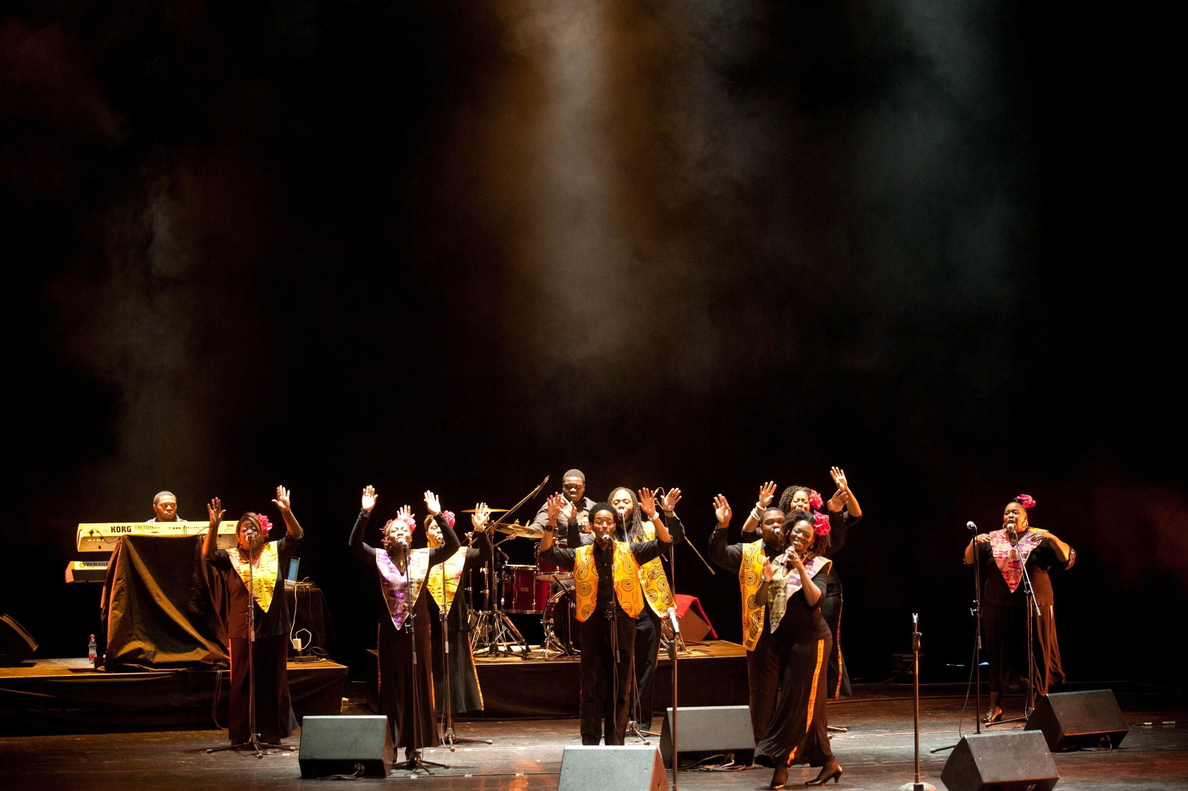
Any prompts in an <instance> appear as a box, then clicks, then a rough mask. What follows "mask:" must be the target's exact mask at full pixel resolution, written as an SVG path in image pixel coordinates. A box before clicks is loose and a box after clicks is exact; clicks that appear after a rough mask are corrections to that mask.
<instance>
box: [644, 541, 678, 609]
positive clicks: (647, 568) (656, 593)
mask: <svg viewBox="0 0 1188 791" xmlns="http://www.w3.org/2000/svg"><path fill="white" fill-rule="evenodd" d="M644 535H645V536H646V537H647V539H648V541H653V540H655V538H656V528H655V526H653V524H652V523H651V522H646V523H645V524H644ZM639 584H640V585H642V586H643V595H644V599H645V600H646V601H647V603H648V606H649V607H651V608H652V612H654V613H656V614H657V615H659V616H660V617H661V618H664V617H666V616H667V615H668V608H669V607H675V606H676V604H675V603H674V602H673V600H672V589H671V588H669V587H668V577H666V576H665V575H664V564H663V563H661V562H660V558H658V557H657V558H653V559H652V560H649V561H648V562H647V563H645V564H643V565H642V566H640V569H639Z"/></svg>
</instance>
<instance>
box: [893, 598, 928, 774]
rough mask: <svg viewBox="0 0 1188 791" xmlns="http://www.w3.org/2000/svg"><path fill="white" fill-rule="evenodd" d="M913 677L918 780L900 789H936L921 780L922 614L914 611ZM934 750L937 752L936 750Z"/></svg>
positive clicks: (913, 720) (914, 731)
mask: <svg viewBox="0 0 1188 791" xmlns="http://www.w3.org/2000/svg"><path fill="white" fill-rule="evenodd" d="M912 678H913V684H912V686H913V687H914V691H915V699H916V708H915V710H914V711H913V715H912V725H913V728H912V731H913V734H914V736H915V740H916V782H914V783H904V784H903V785H901V786H900V787H899V791H936V786H934V785H932V784H931V783H922V782H920V615H919V613H912ZM933 752H936V751H935V750H934V751H933Z"/></svg>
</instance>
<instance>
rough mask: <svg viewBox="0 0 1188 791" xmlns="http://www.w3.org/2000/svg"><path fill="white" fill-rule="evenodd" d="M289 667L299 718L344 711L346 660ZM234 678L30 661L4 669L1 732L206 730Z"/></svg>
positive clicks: (223, 716)
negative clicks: (106, 669) (110, 670)
mask: <svg viewBox="0 0 1188 791" xmlns="http://www.w3.org/2000/svg"><path fill="white" fill-rule="evenodd" d="M288 667H289V690H290V693H291V694H292V697H293V711H294V712H295V713H296V714H297V717H298V718H299V719H300V718H301V717H304V716H305V715H306V714H337V713H338V712H339V710H340V708H341V705H342V699H343V695H344V690H345V688H346V683H347V667H346V665H340V664H338V663H336V662H331V661H328V660H323V661H311V662H293V661H291V662H289V666H288ZM220 681H221V684H220ZM227 683H228V677H227V671H225V670H224V671H221V672H218V671H214V670H207V669H195V670H161V671H143V672H135V673H105V672H101V671H96V670H94V669H93V668H91V666H90V664H88V662H87V660H86V659H39V660H36V661H30V662H24V663H22V664H21V665H20V666H18V667H4V668H0V733H3V734H21V733H88V732H102V731H145V730H160V729H164V728H203V727H214V719H213V718H214V717H215V716H216V714H217V716H218V721H219V723H221V724H223V725H225V724H226V722H227V692H226V689H227ZM220 691H221V692H220ZM216 692H220V694H218V696H217V697H218V703H217V706H216V705H215V700H216Z"/></svg>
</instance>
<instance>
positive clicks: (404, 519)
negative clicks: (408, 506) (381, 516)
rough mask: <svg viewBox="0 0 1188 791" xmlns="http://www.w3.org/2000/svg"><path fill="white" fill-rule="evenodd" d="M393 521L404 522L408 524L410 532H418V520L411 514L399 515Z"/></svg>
mask: <svg viewBox="0 0 1188 791" xmlns="http://www.w3.org/2000/svg"><path fill="white" fill-rule="evenodd" d="M392 521H393V522H401V523H402V524H405V525H408V532H410V533H415V532H417V521H416V520H415V519H413V518H412V517H411V516H398V517H396V518H395V519H393V520H392Z"/></svg>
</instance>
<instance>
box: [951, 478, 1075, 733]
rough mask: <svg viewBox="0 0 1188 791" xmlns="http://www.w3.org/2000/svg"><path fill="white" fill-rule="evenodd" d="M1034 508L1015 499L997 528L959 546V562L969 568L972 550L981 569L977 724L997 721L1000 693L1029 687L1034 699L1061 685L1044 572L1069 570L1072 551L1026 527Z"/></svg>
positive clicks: (1049, 590)
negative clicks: (981, 684)
mask: <svg viewBox="0 0 1188 791" xmlns="http://www.w3.org/2000/svg"><path fill="white" fill-rule="evenodd" d="M1035 505H1036V503H1035V500H1034V499H1033V498H1032V497H1031V496H1030V495H1027V494H1021V495H1019V496H1018V497H1016V498H1015V499H1013V500H1011V501H1010V502H1009V503H1007V506H1006V508H1005V509H1004V510H1003V513H1002V529H1001V530H995V531H993V532H990V533H982V534H980V535H977V536H974V538H973V540H972V541H970V542H969V544H968V545H967V546H966V547H965V562H966V563H967V564H973V562H974V560H975V555H974V552H975V551H976V552H977V556H976V559H977V560H978V562H979V563H981V565H982V629H983V636H984V637H985V645H986V658H987V661H988V662H989V664H990V709H989V710H988V711H987V712H986V713H985V715H984V716H983V717H982V722H984V723H987V724H990V723H993V722H998V721H999V720H1001V719H1002V706H1001V704H1002V693H1003V692H1004V691H1007V692H1017V691H1019V690H1021V689H1025V688H1026V687H1027V685H1028V684H1029V683H1033V684H1034V689H1035V692H1036V694H1037V695H1047V694H1048V688H1049V687H1050V686H1051V685H1053V684H1059V683H1061V682H1062V681H1064V670H1063V669H1062V668H1061V666H1060V646H1059V645H1058V644H1057V642H1056V616H1055V609H1054V599H1053V596H1052V581H1051V579H1050V577H1049V575H1048V572H1049V571H1050V570H1051V569H1052V568H1053V567H1057V568H1064V569H1069V568H1072V566H1073V563H1075V562H1076V559H1077V553H1076V551H1075V550H1074V549H1073V548H1072V547H1070V546H1069V545H1068V544H1066V543H1064V542H1063V541H1061V540H1060V539H1059V538H1057V537H1056V536H1054V535H1053V534H1051V533H1049V532H1048V531H1047V530H1041V529H1039V528H1038V527H1032V526H1031V523H1030V522H1029V521H1028V518H1027V512H1028V511H1029V510H1030V509H1032V508H1034V507H1035ZM1024 572H1026V573H1024ZM1027 578H1030V580H1031V587H1032V590H1033V591H1034V593H1035V604H1036V606H1037V607H1038V609H1039V616H1038V617H1037V618H1036V619H1035V631H1034V637H1035V640H1034V642H1033V648H1034V651H1033V653H1034V657H1035V663H1034V665H1033V666H1032V667H1031V668H1028V667H1027V608H1028V606H1030V602H1029V601H1028V598H1027V595H1026V593H1025V585H1024V584H1023V583H1024V581H1025V579H1027ZM1033 615H1034V613H1033ZM1029 670H1030V672H1029ZM1029 679H1031V680H1032V681H1029Z"/></svg>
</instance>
